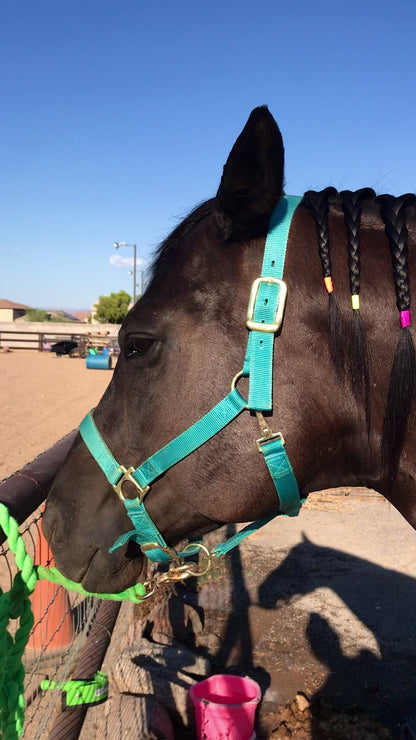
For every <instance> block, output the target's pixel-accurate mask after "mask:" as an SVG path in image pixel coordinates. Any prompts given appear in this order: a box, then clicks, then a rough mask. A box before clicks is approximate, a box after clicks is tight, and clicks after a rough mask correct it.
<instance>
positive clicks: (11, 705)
mask: <svg viewBox="0 0 416 740" xmlns="http://www.w3.org/2000/svg"><path fill="white" fill-rule="evenodd" d="M0 527H1V528H2V529H3V532H4V533H5V535H6V537H7V543H8V546H9V548H10V550H11V551H12V552H13V554H14V556H15V560H16V566H17V568H18V573H17V574H16V575H15V577H14V580H13V585H12V587H11V589H10V591H8V592H6V593H3V592H2V591H1V589H0V736H1V738H4V740H18V738H20V737H21V735H22V733H23V725H24V715H25V701H24V667H23V661H22V658H23V653H24V651H25V647H26V644H27V641H28V639H29V634H30V631H31V629H32V627H33V622H34V619H33V613H32V608H31V603H30V599H29V596H30V594H31V593H32V592H33V591H34V589H35V586H36V583H37V581H38V580H40V579H47V580H48V581H52V582H53V583H56V584H59V585H60V586H64V587H65V588H67V589H68V590H70V591H78V593H80V594H82V595H83V596H95V597H97V598H99V599H111V600H113V601H125V600H127V599H130V600H131V601H134V602H135V603H138V602H140V601H141V597H142V596H144V595H145V588H144V586H143V584H141V583H137V584H136V585H135V586H132V587H131V588H128V589H126V590H125V591H121V592H120V593H118V594H92V593H90V592H88V591H86V590H85V589H84V588H83V587H82V586H81V584H80V583H75V582H74V581H70V580H69V579H68V578H65V577H64V576H63V575H62V574H61V573H59V571H58V570H57V569H56V568H45V567H44V566H41V565H33V562H32V559H31V558H30V557H29V555H28V554H27V552H26V547H25V544H24V542H23V538H22V536H21V535H20V533H19V525H18V524H17V522H16V520H15V519H14V518H13V517H12V516H11V514H10V512H9V510H8V509H7V507H6V506H4V504H1V503H0ZM12 619H13V620H17V621H18V628H17V630H16V632H15V634H14V636H13V635H12V634H11V633H10V632H9V622H10V620H12Z"/></svg>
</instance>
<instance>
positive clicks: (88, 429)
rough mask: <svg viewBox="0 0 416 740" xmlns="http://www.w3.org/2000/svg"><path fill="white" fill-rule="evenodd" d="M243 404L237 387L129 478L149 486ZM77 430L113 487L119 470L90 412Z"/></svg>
mask: <svg viewBox="0 0 416 740" xmlns="http://www.w3.org/2000/svg"><path fill="white" fill-rule="evenodd" d="M246 405H247V401H246V399H245V398H243V396H242V395H241V394H240V393H239V391H238V390H237V388H234V390H232V391H230V393H229V394H228V395H227V396H225V398H223V399H222V401H220V402H219V403H218V404H217V405H216V406H214V408H213V409H211V411H208V413H207V414H205V416H203V417H202V418H201V419H199V420H198V421H197V422H195V424H193V425H192V426H191V427H189V428H188V429H186V430H185V431H184V432H182V434H180V435H179V436H178V437H176V438H175V439H174V440H172V442H169V443H168V444H167V445H165V447H162V449H161V450H158V452H155V454H154V455H152V456H151V457H149V458H148V459H147V460H145V462H144V463H142V464H141V465H140V466H138V467H137V468H136V469H135V470H134V472H133V473H132V477H133V478H134V479H135V480H137V482H138V483H139V485H140V486H141V487H145V486H148V485H150V484H151V483H153V481H154V480H155V479H156V478H158V477H159V476H160V475H162V473H164V472H166V470H169V468H171V467H172V466H173V465H176V463H177V462H179V461H180V460H183V458H184V457H187V455H190V454H191V452H194V451H195V450H196V449H197V448H198V447H200V446H201V445H203V444H205V442H207V441H208V440H209V439H211V437H214V436H215V435H216V434H217V433H218V432H219V431H220V430H221V429H223V428H224V427H225V426H227V424H229V423H230V421H232V420H233V419H235V417H236V416H238V414H240V413H241V411H243V409H245V408H246ZM79 431H80V433H81V436H82V439H83V440H84V442H85V444H86V445H87V447H88V448H89V450H90V452H91V454H92V456H93V457H94V458H95V460H96V461H97V463H98V465H99V466H100V468H101V470H102V471H103V473H104V475H105V476H106V477H107V480H108V481H109V483H111V485H116V484H117V483H118V482H119V481H120V480H121V478H122V477H123V471H122V469H121V466H120V463H118V462H117V460H116V459H115V457H114V455H113V454H112V452H110V450H109V448H108V447H107V445H106V443H105V442H104V440H103V438H102V436H101V434H100V433H99V431H98V429H97V427H96V424H95V421H94V418H93V415H92V412H91V411H90V412H89V413H88V414H87V415H86V416H85V418H84V419H83V420H82V422H81V424H80V427H79Z"/></svg>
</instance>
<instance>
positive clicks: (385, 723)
mask: <svg viewBox="0 0 416 740" xmlns="http://www.w3.org/2000/svg"><path fill="white" fill-rule="evenodd" d="M0 371H1V378H2V382H1V383H0V407H1V409H2V424H1V427H0V479H1V478H4V477H7V476H8V475H10V474H11V473H13V472H15V471H16V470H17V469H19V468H20V467H21V466H23V465H24V464H25V463H27V462H28V461H29V460H31V459H33V458H34V457H35V456H36V455H37V454H39V453H40V452H43V451H44V450H45V449H47V448H48V447H50V446H51V445H52V444H54V443H55V442H56V441H57V440H58V439H60V438H61V437H63V436H64V435H65V434H66V433H67V432H69V431H71V430H72V429H74V428H75V427H76V426H77V425H78V424H79V422H80V420H81V419H82V418H83V416H84V415H85V413H86V412H87V411H88V410H89V409H90V408H91V407H92V406H94V405H96V403H97V402H98V400H99V399H100V397H101V396H102V394H103V392H104V390H105V388H106V387H107V385H108V383H109V381H110V379H111V377H112V371H111V370H89V369H88V370H87V369H86V366H85V360H82V359H79V358H73V359H69V358H68V357H63V358H60V359H58V358H56V357H55V356H53V355H50V354H48V353H44V354H39V353H37V352H28V351H26V352H25V351H21V352H18V351H15V352H12V353H8V354H3V353H0ZM228 534H231V532H229V533H228ZM224 535H225V532H223V531H219V532H217V533H214V534H213V535H210V538H211V541H210V542H209V543H208V544H211V545H213V544H215V543H216V542H217V541H220V539H221V538H223V537H224ZM180 599H181V603H182V604H187V605H188V606H189V608H194V609H197V610H198V612H199V613H200V614H201V619H202V623H203V629H202V630H201V631H200V632H198V634H195V633H193V632H192V630H191V633H190V634H189V635H188V637H187V639H188V642H189V644H191V645H192V646H193V648H194V649H195V650H197V651H200V652H201V654H203V655H206V656H208V657H209V658H210V660H211V664H212V667H213V670H214V671H215V672H222V671H236V672H239V673H241V672H244V673H247V674H248V675H250V676H252V677H253V678H255V679H256V680H257V681H258V682H259V684H260V686H261V688H262V694H263V700H262V704H261V707H260V711H259V715H258V723H257V728H256V729H257V733H258V737H259V738H260V737H264V738H266V737H267V738H273V739H274V740H287V738H297V740H312V739H313V740H326V739H329V738H332V739H333V740H338V739H339V740H347V738H348V739H352V740H370V738H374V739H375V738H380V739H381V740H384V738H386V740H387V738H399V737H401V736H402V737H403V738H413V737H416V735H413V734H410V730H405V731H403V727H404V726H405V724H406V722H407V721H408V720H409V719H411V718H412V717H413V718H414V717H415V715H416V534H415V533H414V531H413V530H412V529H411V528H410V527H409V525H408V524H407V523H406V522H405V521H404V520H403V519H402V517H401V516H400V515H399V514H398V513H397V512H396V511H395V510H394V509H393V508H392V507H391V506H390V504H388V503H387V502H386V501H385V500H384V499H383V498H382V497H380V496H378V495H377V494H375V493H373V492H368V491H365V490H362V489H356V490H349V491H332V492H322V493H318V494H314V495H312V496H311V497H310V498H309V499H308V502H307V504H306V505H305V507H304V508H303V510H302V512H301V514H300V516H299V517H298V518H296V519H287V518H279V519H276V520H275V521H274V522H272V523H270V524H269V525H267V527H266V528H264V530H262V531H261V532H259V533H257V534H255V535H253V536H252V537H251V538H250V540H249V541H246V542H245V543H244V544H243V545H242V546H241V547H240V549H239V550H236V551H234V552H233V554H232V555H230V556H228V559H227V560H226V561H222V562H221V564H220V565H219V566H218V567H217V570H216V571H215V572H214V575H213V577H209V578H207V579H206V580H204V582H203V583H202V584H199V585H198V586H197V587H194V588H192V584H186V585H185V586H184V587H181V590H180ZM401 732H402V733H403V732H404V733H405V734H403V735H401V734H400V733H401Z"/></svg>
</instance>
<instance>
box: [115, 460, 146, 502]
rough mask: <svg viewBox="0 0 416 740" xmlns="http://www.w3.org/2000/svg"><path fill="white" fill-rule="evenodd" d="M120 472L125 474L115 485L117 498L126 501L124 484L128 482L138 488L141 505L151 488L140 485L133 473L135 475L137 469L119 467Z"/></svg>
mask: <svg viewBox="0 0 416 740" xmlns="http://www.w3.org/2000/svg"><path fill="white" fill-rule="evenodd" d="M119 470H121V471H122V472H123V475H122V477H121V478H120V480H119V482H118V483H116V484H115V485H113V488H114V490H115V492H116V494H117V496H118V497H119V499H121V501H125V500H126V497H125V496H124V495H123V490H122V489H123V483H125V482H126V481H129V482H130V483H133V485H134V486H136V488H137V490H138V492H139V495H138V499H139V501H140V503H142V501H143V499H144V497H145V496H146V493H147V492H148V491H149V490H150V486H145V487H144V488H142V487H141V485H140V483H138V482H137V480H136V479H135V478H133V475H132V473H134V471H135V468H133V467H131V468H125V467H124V465H119Z"/></svg>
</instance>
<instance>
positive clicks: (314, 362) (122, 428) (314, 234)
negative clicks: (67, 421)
mask: <svg viewBox="0 0 416 740" xmlns="http://www.w3.org/2000/svg"><path fill="white" fill-rule="evenodd" d="M283 165H284V151H283V144H282V138H281V135H280V131H279V129H278V127H277V125H276V123H275V121H274V119H273V117H272V116H271V114H270V113H269V111H268V110H267V108H265V107H261V108H256V109H255V110H254V111H253V112H252V114H251V115H250V118H249V120H248V122H247V124H246V126H245V128H244V130H243V131H242V133H241V134H240V136H239V138H238V139H237V141H236V143H235V144H234V147H233V149H232V151H231V153H230V155H229V158H228V161H227V163H226V165H225V167H224V171H223V175H222V179H221V184H220V187H219V189H218V192H217V195H216V197H215V198H213V199H211V200H209V201H207V202H205V203H203V204H202V205H201V206H199V207H198V208H196V209H195V210H194V211H193V213H191V214H190V215H189V216H188V217H187V218H186V219H185V220H184V221H183V223H181V224H180V225H179V226H178V227H177V228H176V229H175V231H174V232H173V233H172V234H171V235H170V236H169V238H168V239H166V241H165V242H164V243H163V244H162V245H161V247H160V249H159V251H158V253H157V255H156V259H155V261H154V265H153V272H152V277H151V280H150V283H149V286H148V288H147V290H146V292H145V294H144V296H143V297H142V298H141V299H140V301H138V303H137V304H136V305H135V306H134V308H133V309H132V310H131V311H130V313H129V314H128V316H127V318H126V320H125V321H124V323H123V326H122V328H121V331H120V336H119V340H120V348H121V354H120V357H119V360H118V363H117V366H116V369H115V372H114V377H113V379H112V381H111V383H110V385H109V387H108V389H107V391H106V393H105V394H104V396H103V398H102V399H101V401H100V403H99V405H98V406H97V408H96V409H95V411H94V419H95V424H96V426H97V428H98V430H99V432H100V434H101V436H102V438H103V439H104V440H105V442H106V444H107V446H108V448H109V450H111V453H112V455H113V456H114V457H115V458H116V460H118V461H120V462H121V463H123V464H124V465H125V466H127V467H128V466H137V465H139V464H140V463H142V462H143V461H144V460H146V459H147V458H148V457H149V456H151V455H152V454H153V453H154V452H156V451H157V450H159V449H160V448H161V447H162V446H163V445H166V444H167V443H168V442H170V441H171V440H172V439H174V438H175V437H176V436H177V435H178V434H180V433H181V432H183V431H184V430H185V429H187V428H188V427H189V426H190V425H191V424H193V423H194V422H196V421H197V420H198V419H200V417H201V416H202V415H204V414H205V413H206V412H208V411H209V410H210V409H211V408H212V407H213V406H214V405H215V404H217V403H218V402H219V401H220V400H221V399H222V398H223V397H224V396H225V395H226V394H227V393H228V391H229V388H230V384H231V380H232V378H233V377H234V376H235V375H236V373H237V372H238V371H239V370H240V369H241V368H242V366H243V362H244V353H245V347H246V343H247V328H246V319H245V317H246V310H247V300H248V296H249V293H250V286H251V284H252V282H253V280H254V279H255V278H257V277H258V276H259V275H260V270H261V264H262V257H263V251H264V245H265V239H266V235H267V231H268V224H269V220H270V217H271V214H272V212H273V210H274V208H275V206H276V204H277V203H278V202H279V200H280V199H281V197H282V195H283ZM415 241H416V219H415V210H414V197H413V196H410V195H407V196H401V197H399V198H393V197H391V196H381V197H380V196H379V197H378V198H376V197H375V194H374V193H373V192H372V191H369V190H362V191H358V192H357V193H351V192H349V191H348V192H347V191H344V192H343V193H340V194H338V193H337V192H336V191H335V190H334V189H327V190H326V191H324V192H323V193H314V192H309V193H306V194H305V196H304V198H303V200H302V203H301V204H300V205H299V206H298V207H297V209H296V212H295V215H294V218H293V221H292V225H291V228H290V233H289V239H288V245H287V253H286V263H285V270H284V280H285V282H286V284H287V286H288V298H287V305H286V312H285V318H284V325H283V328H282V331H281V333H280V335H279V336H278V337H276V341H275V348H274V353H275V358H274V373H273V411H272V412H270V413H269V414H266V417H267V421H268V423H269V425H270V426H271V427H272V428H273V429H274V430H275V431H281V432H282V433H283V435H284V438H285V440H286V452H287V454H288V456H289V458H290V462H291V465H292V468H293V471H294V473H295V476H296V479H297V482H298V486H299V489H300V492H301V495H302V496H306V495H307V494H308V493H309V492H311V491H315V490H320V489H324V488H328V487H333V486H356V485H359V486H368V487H371V488H374V489H376V490H377V491H379V492H380V493H382V494H384V495H385V496H386V497H387V498H388V499H389V500H390V501H391V502H392V503H393V504H394V505H395V506H396V507H397V509H398V510H399V511H400V512H401V513H402V514H403V515H404V516H405V517H406V519H407V520H408V521H409V522H410V523H411V524H412V525H413V526H416V464H415V460H416V458H415V455H414V453H413V450H414V447H415V442H416V429H415V424H414V413H413V411H412V409H413V406H412V404H413V389H414V388H413V387H414V379H415V362H414V348H413V341H412V337H411V328H410V327H409V321H410V313H409V311H410V290H409V271H410V272H412V271H413V272H414V274H415V275H416V259H415V255H416V244H415ZM317 247H318V248H317ZM323 278H325V280H324V281H323ZM332 288H334V290H332ZM351 295H353V296H354V298H353V300H352V303H351ZM359 296H361V303H360V302H359ZM328 317H329V320H328ZM328 340H329V341H328ZM246 383H247V381H246V380H245V379H244V378H242V379H241V381H240V382H239V384H238V388H239V390H241V394H242V395H244V393H245V392H246ZM258 437H259V430H258V423H257V419H256V416H255V414H254V413H249V412H245V413H242V414H240V415H239V416H237V418H236V419H235V420H234V421H233V422H232V423H231V424H230V425H228V426H227V427H225V428H224V429H222V431H220V432H219V433H218V434H216V435H215V436H213V437H212V439H210V440H209V441H207V442H206V443H205V444H203V445H202V446H201V447H199V448H198V449H197V450H196V451H195V452H193V453H192V454H190V455H189V456H187V457H185V459H183V460H181V461H180V462H178V463H177V464H176V465H174V466H173V467H171V468H169V469H168V470H167V471H166V472H165V473H163V474H162V475H160V476H159V477H158V478H157V480H156V481H155V482H154V484H153V485H152V487H151V489H150V491H149V492H148V493H147V496H146V499H145V506H146V509H147V512H148V513H149V515H150V517H151V518H152V519H153V521H154V522H155V524H156V525H157V527H158V529H159V531H160V532H161V533H162V535H163V537H164V539H165V541H166V542H167V543H168V545H170V546H175V545H176V544H177V543H178V542H180V541H181V540H183V539H184V538H189V537H193V538H195V537H198V536H200V535H202V534H203V533H205V532H208V531H210V530H212V529H214V528H216V527H217V526H219V525H221V524H222V523H224V522H246V521H252V520H254V519H257V518H260V517H265V516H268V515H269V514H271V513H273V512H275V511H276V509H277V508H278V498H277V496H276V490H275V488H274V486H273V483H272V481H271V478H270V476H269V473H268V470H267V467H266V466H265V464H264V461H263V459H262V456H261V455H259V452H258V450H257V447H256V439H257V438H258ZM130 487H131V491H130V490H129V488H130ZM124 495H125V496H127V497H129V496H130V495H131V496H134V497H135V496H137V491H136V490H135V489H134V488H133V487H132V486H131V484H130V483H128V482H127V483H125V484H124ZM131 528H132V527H131V522H130V521H129V518H128V516H127V513H126V509H125V507H124V505H123V503H122V502H121V501H120V499H119V498H118V497H117V496H116V494H115V492H114V489H113V487H112V486H111V485H110V484H109V483H108V481H107V479H106V477H105V475H104V473H103V472H102V470H101V469H100V467H99V466H98V465H97V462H96V461H95V459H94V458H93V457H92V455H91V453H90V451H89V449H88V448H87V446H86V445H85V443H84V441H83V439H82V438H81V436H79V435H78V437H77V439H76V440H75V443H74V445H73V448H72V450H71V452H70V453H69V456H68V458H67V460H66V462H65V464H64V465H63V467H62V469H61V470H60V472H59V473H58V475H57V478H56V480H55V483H54V485H53V487H52V489H51V492H50V494H49V497H48V501H47V507H46V513H45V516H44V529H45V533H46V536H47V538H48V540H49V542H50V544H51V547H52V550H53V553H54V555H55V558H56V563H57V566H58V568H59V569H60V570H61V571H62V572H63V573H64V574H66V575H67V576H68V577H70V578H71V579H73V580H76V581H81V582H82V583H83V585H84V587H85V588H86V589H88V590H90V591H101V592H103V591H119V590H121V589H123V588H125V587H126V586H128V585H131V584H132V583H134V582H135V581H136V580H138V579H140V578H143V559H144V558H143V554H142V552H141V549H140V547H139V546H138V545H137V544H136V543H135V542H134V541H132V540H130V541H127V542H126V543H125V544H124V545H123V546H122V547H119V548H118V549H116V550H115V551H114V552H111V553H110V552H109V550H110V548H111V547H112V545H113V544H114V542H115V541H116V540H117V538H118V537H119V536H120V535H121V534H122V533H125V532H128V531H129V530H131Z"/></svg>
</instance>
